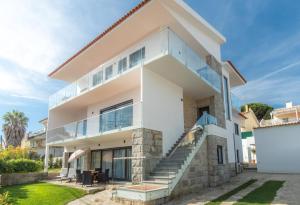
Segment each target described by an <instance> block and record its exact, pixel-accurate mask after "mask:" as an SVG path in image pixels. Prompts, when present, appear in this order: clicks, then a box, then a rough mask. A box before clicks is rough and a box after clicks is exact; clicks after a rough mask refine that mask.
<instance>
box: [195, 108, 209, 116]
mask: <svg viewBox="0 0 300 205" xmlns="http://www.w3.org/2000/svg"><path fill="white" fill-rule="evenodd" d="M204 112H207V113H208V114H209V106H206V107H200V108H198V114H197V115H198V116H197V119H199V118H200V117H202V115H203V113H204Z"/></svg>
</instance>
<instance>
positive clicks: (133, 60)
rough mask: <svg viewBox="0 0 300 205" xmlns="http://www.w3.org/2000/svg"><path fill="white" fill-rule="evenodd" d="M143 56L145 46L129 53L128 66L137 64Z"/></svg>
mask: <svg viewBox="0 0 300 205" xmlns="http://www.w3.org/2000/svg"><path fill="white" fill-rule="evenodd" d="M144 58H145V47H143V48H141V49H139V50H137V51H135V52H134V53H132V54H130V55H129V67H130V68H132V67H133V66H135V65H137V64H139V63H140V62H141V60H143V59H144Z"/></svg>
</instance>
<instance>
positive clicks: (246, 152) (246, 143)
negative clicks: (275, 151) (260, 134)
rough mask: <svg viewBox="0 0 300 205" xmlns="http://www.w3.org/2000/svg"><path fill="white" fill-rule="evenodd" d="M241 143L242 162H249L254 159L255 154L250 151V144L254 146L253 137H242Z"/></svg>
mask: <svg viewBox="0 0 300 205" xmlns="http://www.w3.org/2000/svg"><path fill="white" fill-rule="evenodd" d="M242 144H243V162H245V163H249V162H251V161H252V160H255V161H256V155H255V154H253V153H252V152H251V146H255V139H254V137H253V136H252V137H247V138H246V139H242Z"/></svg>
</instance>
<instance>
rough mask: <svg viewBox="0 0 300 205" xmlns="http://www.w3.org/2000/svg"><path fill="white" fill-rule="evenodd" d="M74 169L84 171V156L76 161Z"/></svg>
mask: <svg viewBox="0 0 300 205" xmlns="http://www.w3.org/2000/svg"><path fill="white" fill-rule="evenodd" d="M76 164H77V165H76V169H80V170H83V169H84V156H81V157H79V158H78V159H77V163H76Z"/></svg>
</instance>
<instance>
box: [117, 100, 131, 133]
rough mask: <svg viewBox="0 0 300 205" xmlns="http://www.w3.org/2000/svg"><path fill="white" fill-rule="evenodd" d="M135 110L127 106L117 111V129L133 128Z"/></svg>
mask: <svg viewBox="0 0 300 205" xmlns="http://www.w3.org/2000/svg"><path fill="white" fill-rule="evenodd" d="M132 118H133V108H132V106H129V105H125V106H124V107H123V108H118V109H117V110H116V128H123V127H130V126H132Z"/></svg>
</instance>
